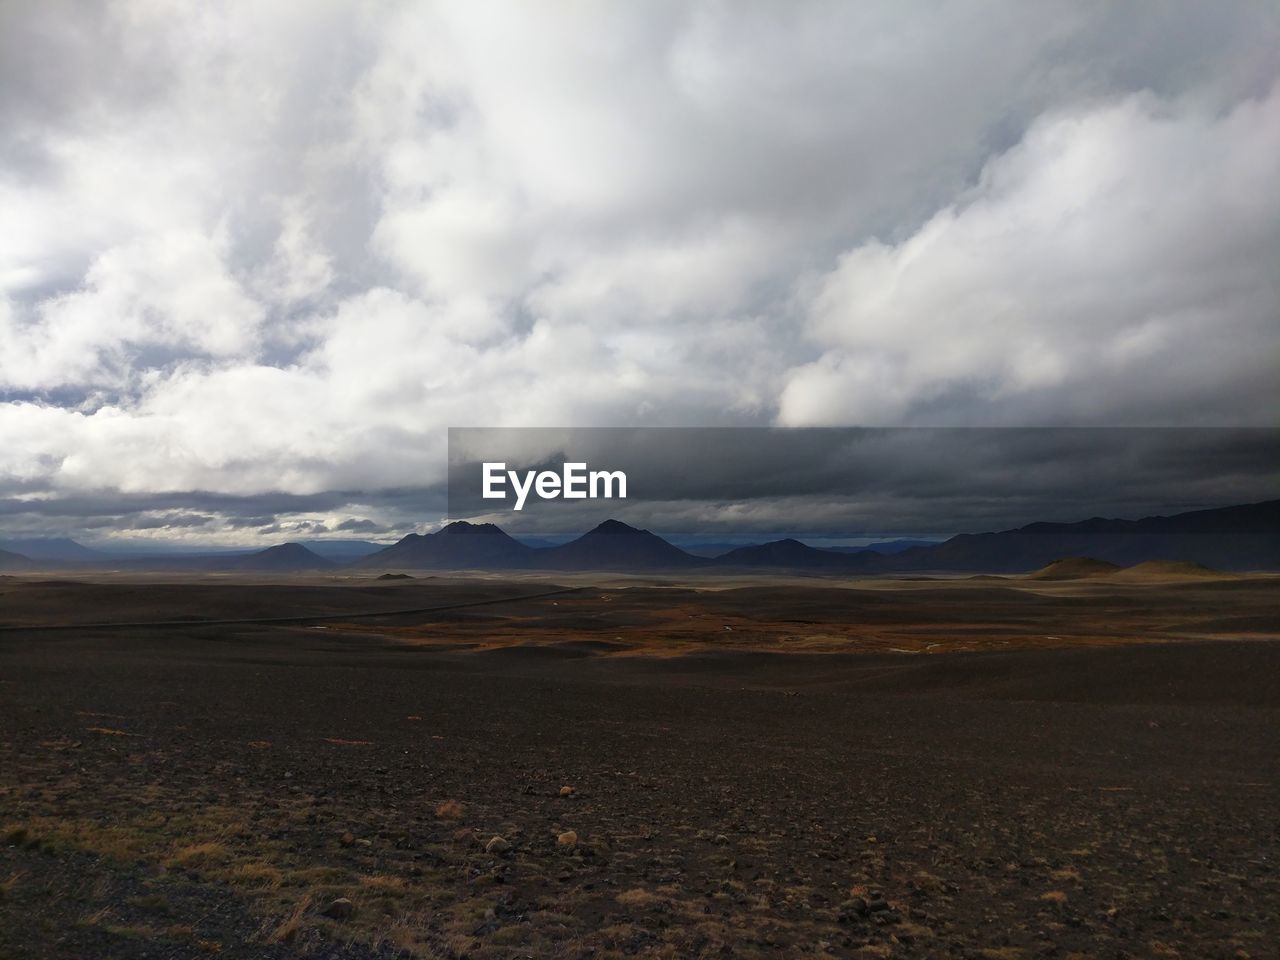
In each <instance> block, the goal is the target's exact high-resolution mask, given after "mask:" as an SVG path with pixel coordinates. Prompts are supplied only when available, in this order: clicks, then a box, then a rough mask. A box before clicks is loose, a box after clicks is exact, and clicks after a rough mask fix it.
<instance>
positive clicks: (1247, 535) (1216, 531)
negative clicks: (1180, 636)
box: [356, 500, 1280, 574]
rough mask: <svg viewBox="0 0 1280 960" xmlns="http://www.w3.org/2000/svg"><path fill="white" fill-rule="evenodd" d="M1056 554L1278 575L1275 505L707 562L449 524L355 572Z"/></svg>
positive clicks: (606, 533)
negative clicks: (542, 543) (883, 548)
mask: <svg viewBox="0 0 1280 960" xmlns="http://www.w3.org/2000/svg"><path fill="white" fill-rule="evenodd" d="M1064 557H1089V558H1092V559H1094V560H1096V561H1101V562H1103V563H1107V564H1114V565H1116V566H1132V565H1133V564H1137V563H1142V562H1144V561H1147V560H1171V561H1185V562H1188V563H1199V564H1203V565H1204V566H1207V567H1211V568H1214V569H1219V570H1248V569H1280V500H1272V501H1266V502H1263V503H1256V504H1243V505H1240V506H1232V507H1222V508H1217V509H1210V510H1196V511H1191V512H1188V513H1183V514H1175V515H1173V516H1167V517H1166V516H1161V517H1146V518H1143V519H1141V520H1119V519H1105V518H1100V517H1094V518H1091V519H1088V520H1082V521H1080V522H1078V523H1044V522H1039V523H1031V524H1027V525H1026V526H1023V527H1018V528H1016V529H1011V530H1003V531H995V532H991V533H977V534H959V535H958V536H955V537H952V538H951V539H949V540H945V541H943V542H942V543H936V544H930V545H927V546H911V547H906V548H905V549H902V550H899V551H897V552H892V553H882V552H880V551H877V550H874V549H864V550H860V551H857V552H848V548H845V549H843V550H837V549H823V548H820V547H812V546H809V545H808V544H805V543H802V542H801V541H799V540H795V539H784V540H774V541H770V542H768V543H760V544H752V545H749V546H743V547H737V548H735V549H732V550H729V551H728V552H726V553H724V554H721V555H720V556H717V557H714V558H707V557H699V556H695V555H694V554H691V553H689V552H687V551H685V550H681V549H680V548H679V547H677V546H675V545H674V544H672V543H669V542H667V541H666V540H664V539H662V537H660V536H658V535H657V534H654V533H651V532H650V531H648V530H640V529H637V528H635V527H631V526H629V525H627V524H625V523H622V522H621V521H618V520H606V521H605V522H604V523H602V524H600V525H599V526H597V527H595V528H594V529H592V530H590V531H588V532H587V533H585V534H583V535H582V536H581V537H579V538H577V539H576V540H572V541H570V542H568V543H564V544H560V545H559V546H551V547H530V546H528V545H526V544H524V543H521V542H519V541H517V540H515V539H514V538H512V537H510V536H508V535H507V534H506V533H505V532H504V531H503V530H502V529H501V528H499V527H497V526H495V525H494V524H471V523H467V522H466V521H456V522H454V523H451V524H449V525H448V526H446V527H444V528H443V529H441V530H440V531H438V532H436V533H432V534H426V535H418V534H410V535H409V536H407V537H405V538H404V539H403V540H401V541H400V542H399V543H396V544H394V545H392V546H390V547H387V548H386V549H384V550H382V551H380V552H378V553H376V554H373V555H372V556H369V557H366V558H364V559H363V560H361V561H359V562H358V563H357V564H356V566H358V567H368V568H375V569H387V568H397V567H402V568H406V569H413V568H415V567H424V568H432V569H495V570H516V569H520V570H529V569H540V570H618V571H625V570H715V569H725V570H731V569H746V568H753V569H776V570H796V571H808V572H831V573H842V572H845V573H851V574H854V573H862V574H874V573H895V572H910V571H924V570H938V571H943V570H953V571H957V572H967V571H979V572H989V573H1022V572H1029V571H1034V570H1037V569H1039V568H1042V567H1045V566H1047V565H1049V564H1051V563H1053V562H1054V561H1057V560H1061V559H1062V558H1064Z"/></svg>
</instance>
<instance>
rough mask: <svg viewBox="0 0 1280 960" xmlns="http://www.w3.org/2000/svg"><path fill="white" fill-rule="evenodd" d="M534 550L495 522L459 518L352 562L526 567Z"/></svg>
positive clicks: (400, 565) (375, 565)
mask: <svg viewBox="0 0 1280 960" xmlns="http://www.w3.org/2000/svg"><path fill="white" fill-rule="evenodd" d="M534 552H535V551H534V550H533V548H532V547H527V546H525V545H524V544H523V543H521V542H520V541H518V540H516V539H514V538H513V537H510V536H508V535H507V534H506V533H505V532H504V531H503V530H502V529H501V528H499V527H497V526H494V525H493V524H492V523H467V521H465V520H458V521H456V522H454V523H451V524H449V525H448V526H446V527H444V528H443V529H441V530H437V531H436V532H435V533H428V534H417V533H411V534H409V535H408V536H407V537H404V538H403V539H401V540H399V541H398V542H396V543H393V544H392V545H391V546H389V547H386V548H384V549H382V550H379V551H378V552H377V553H374V554H370V555H369V556H367V557H365V558H363V559H362V560H358V561H356V563H354V564H353V566H355V567H360V568H367V569H387V568H401V569H407V570H418V569H429V570H441V569H445V570H468V569H476V570H523V569H526V568H528V567H529V566H531V565H532V563H533V555H534Z"/></svg>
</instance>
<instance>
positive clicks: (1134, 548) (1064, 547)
mask: <svg viewBox="0 0 1280 960" xmlns="http://www.w3.org/2000/svg"><path fill="white" fill-rule="evenodd" d="M1062 557H1092V558H1094V559H1096V560H1105V561H1107V562H1109V563H1114V564H1118V565H1120V566H1125V567H1127V566H1132V565H1134V564H1137V563H1143V562H1145V561H1147V560H1181V561H1187V562H1191V563H1199V564H1204V565H1207V566H1210V567H1216V568H1218V569H1220V570H1260V569H1272V570H1274V569H1277V568H1280V500H1270V501H1266V502H1264V503H1253V504H1244V505H1241V506H1235V507H1223V508H1219V509H1213V510H1195V511H1192V512H1189V513H1182V514H1175V515H1173V516H1168V517H1164V516H1160V517H1145V518H1143V519H1141V520H1115V519H1104V518H1101V517H1094V518H1091V519H1089V520H1082V521H1080V522H1078V523H1031V524H1027V525H1026V526H1024V527H1019V528H1017V529H1014V530H1003V531H1000V532H996V533H977V534H961V535H959V536H956V537H952V538H951V539H950V540H947V541H945V542H944V543H940V544H938V545H937V546H934V547H919V548H915V549H911V550H905V551H903V552H902V553H900V554H898V555H897V556H894V557H886V558H885V559H886V566H885V569H890V570H892V569H897V570H975V571H977V570H981V571H985V572H990V573H1017V572H1020V571H1024V570H1035V569H1037V568H1039V567H1043V566H1045V565H1046V564H1049V563H1052V562H1053V561H1054V560H1057V559H1059V558H1062Z"/></svg>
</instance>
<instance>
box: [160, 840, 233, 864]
mask: <svg viewBox="0 0 1280 960" xmlns="http://www.w3.org/2000/svg"><path fill="white" fill-rule="evenodd" d="M229 858H230V852H229V851H228V850H227V848H226V847H225V846H223V845H222V844H221V843H212V842H206V843H193V844H189V845H187V846H184V847H179V848H178V849H177V850H176V851H174V854H173V856H171V857H170V858H169V859H168V861H167V865H168V866H171V867H175V866H176V867H196V866H208V865H210V864H219V863H225V862H226V861H227V860H228V859H229Z"/></svg>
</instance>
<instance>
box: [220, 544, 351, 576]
mask: <svg viewBox="0 0 1280 960" xmlns="http://www.w3.org/2000/svg"><path fill="white" fill-rule="evenodd" d="M332 567H333V563H332V561H329V560H326V559H325V558H324V557H322V556H320V555H319V554H317V553H313V552H312V551H310V550H308V549H307V548H306V547H304V546H303V545H302V544H300V543H282V544H280V545H279V546H276V547H268V548H267V549H266V550H261V551H259V552H258V553H252V554H250V555H249V556H247V557H244V558H243V559H241V560H237V561H236V562H235V566H234V569H236V570H260V571H263V572H270V571H279V572H281V573H285V572H292V571H300V570H328V569H332Z"/></svg>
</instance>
